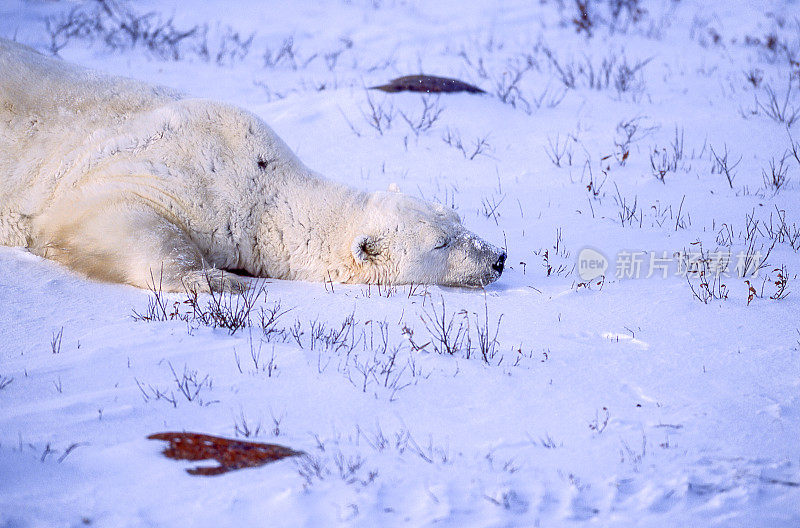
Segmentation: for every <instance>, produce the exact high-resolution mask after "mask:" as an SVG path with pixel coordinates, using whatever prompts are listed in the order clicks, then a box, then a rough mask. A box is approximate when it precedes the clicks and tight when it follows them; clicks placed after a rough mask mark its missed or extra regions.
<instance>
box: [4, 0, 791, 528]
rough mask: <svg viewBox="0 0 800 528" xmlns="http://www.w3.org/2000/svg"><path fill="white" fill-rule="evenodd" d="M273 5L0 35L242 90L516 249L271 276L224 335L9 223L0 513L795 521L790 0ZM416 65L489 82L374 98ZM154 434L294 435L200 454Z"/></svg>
mask: <svg viewBox="0 0 800 528" xmlns="http://www.w3.org/2000/svg"><path fill="white" fill-rule="evenodd" d="M268 4H269V3H267V2H261V1H255V0H253V1H249V2H244V1H243V2H227V1H215V2H202V3H200V2H198V3H196V4H194V3H193V4H192V5H191V7H188V6H187V4H186V3H185V2H179V1H177V0H172V1H167V2H163V1H159V2H156V1H151V0H144V1H139V2H131V3H130V4H129V5H128V7H127V8H126V9H130V10H131V11H132V12H133V13H134V15H136V16H140V15H144V14H146V13H149V12H153V13H155V14H153V15H151V17H150V18H147V19H140V21H142V20H144V22H146V23H149V24H150V25H151V26H152V27H156V26H161V27H162V28H163V27H164V25H165V24H166V23H167V22H168V21H169V20H170V19H171V27H172V28H173V31H175V32H176V33H177V32H181V31H187V30H189V29H191V28H194V27H196V26H197V29H196V30H195V32H194V33H192V34H191V35H189V36H187V37H185V38H183V39H182V40H180V41H178V42H177V43H176V44H169V43H168V42H165V41H158V40H157V39H155V40H153V39H151V40H150V42H152V46H149V45H148V40H147V39H146V38H141V39H139V40H137V41H136V43H133V44H132V43H131V39H130V37H127V36H126V35H125V33H124V31H123V30H121V29H119V28H120V20H121V19H120V18H119V14H120V13H122V12H124V9H125V8H124V9H123V10H122V11H114V13H116V15H115V16H117V18H114V17H111V16H109V15H108V14H106V15H103V16H102V17H101V18H100V19H99V20H100V24H99V25H98V24H96V23H94V24H93V23H89V22H88V21H91V20H95V21H96V20H98V19H97V18H96V17H94V14H95V12H96V11H97V10H98V4H97V3H96V2H94V1H92V2H87V3H80V2H70V1H66V0H62V1H44V0H39V1H34V0H30V1H23V0H7V1H5V2H3V3H2V4H1V5H0V36H2V37H6V38H16V39H17V40H19V41H20V42H23V43H26V44H29V45H32V46H34V47H36V48H38V49H40V50H42V51H43V52H46V53H50V52H51V51H52V50H53V49H57V50H58V53H59V55H61V56H62V57H63V58H65V59H66V60H70V61H73V62H77V63H80V64H83V65H86V66H90V67H94V68H98V69H102V70H105V71H109V72H112V73H116V74H120V75H127V76H132V77H136V78H140V79H144V80H147V81H150V82H153V83H160V84H166V85H169V86H173V87H176V88H179V89H181V90H184V91H186V92H189V93H191V94H194V95H197V96H203V97H210V98H214V99H220V100H225V101H229V102H232V103H235V104H238V105H240V106H243V107H245V108H248V109H249V110H251V111H254V112H256V113H257V114H259V115H260V116H261V117H263V118H264V120H265V121H267V122H268V123H269V124H270V125H272V126H273V128H274V129H275V130H276V131H277V132H278V133H279V134H280V135H281V136H282V137H283V138H284V139H285V140H286V141H287V143H288V144H289V145H290V146H291V147H292V148H293V149H294V150H295V151H296V152H297V153H298V155H299V156H300V158H301V159H303V160H304V161H305V162H306V164H308V165H309V166H311V167H312V168H315V169H317V170H319V171H320V172H322V173H324V174H326V175H328V176H329V177H331V178H333V179H336V180H340V181H344V182H348V183H350V184H351V185H354V186H357V187H359V188H362V189H371V190H374V189H381V188H386V186H387V185H389V184H390V183H392V182H396V183H398V184H399V186H400V187H401V189H402V190H404V191H405V192H408V193H411V194H415V195H419V196H423V197H425V198H427V199H431V200H438V201H440V202H442V203H445V204H447V205H450V206H452V207H455V208H456V209H457V210H458V212H459V213H460V215H461V216H462V218H463V219H464V221H465V224H466V225H467V227H469V228H470V229H472V230H474V231H475V232H477V233H479V234H480V235H482V236H483V237H485V238H486V239H487V240H489V241H492V242H494V243H495V244H497V245H502V246H504V247H506V248H507V250H508V253H509V260H508V268H507V272H506V273H505V274H504V275H503V277H502V278H501V279H500V280H499V281H498V282H497V283H495V284H493V285H491V286H489V287H487V288H486V290H485V291H472V290H455V289H443V288H438V287H428V288H421V287H417V288H413V289H412V288H407V287H402V288H395V289H389V290H388V291H387V290H385V289H381V290H378V289H376V288H375V287H371V288H369V287H366V286H342V285H333V286H330V285H323V284H312V283H302V282H282V281H268V282H267V283H266V285H265V288H266V294H265V296H262V297H260V298H259V300H258V305H257V306H256V307H255V308H254V310H253V311H252V312H251V318H252V326H251V327H250V328H246V329H243V330H239V331H238V332H236V333H234V334H233V335H230V334H229V332H228V331H227V330H225V329H221V328H216V329H215V328H210V327H207V326H204V325H202V324H199V323H197V322H196V321H194V322H192V321H189V322H186V321H181V320H178V319H174V320H171V321H161V322H146V321H141V320H135V318H134V317H133V315H134V312H137V313H140V314H141V313H145V312H146V311H147V307H148V302H149V301H150V300H151V298H152V295H151V294H150V293H148V292H147V291H142V290H137V289H135V288H131V287H126V286H119V285H109V284H100V283H94V282H91V281H88V280H86V279H84V278H82V277H80V276H77V275H75V274H73V273H71V272H69V271H66V270H65V269H63V268H62V267H60V266H58V265H56V264H54V263H52V262H49V261H44V260H42V259H39V258H37V257H34V256H32V255H30V254H28V253H26V252H25V251H24V250H22V249H19V248H0V306H2V309H0V387H2V388H0V526H2V527H17V526H80V525H93V526H114V527H117V526H177V525H182V526H230V525H233V524H234V523H236V524H237V525H239V526H264V525H266V526H311V527H318V526H335V525H346V526H428V525H433V524H436V525H438V526H453V527H461V526H526V527H527V526H572V525H583V524H588V523H594V525H600V526H653V527H660V526H765V527H766V526H770V527H777V526H798V525H800V441H799V439H800V323H799V322H798V320H797V316H796V314H797V313H798V311H799V310H800V301H799V299H800V295H798V293H797V284H798V277H797V273H798V269H800V258H798V249H800V199H799V198H800V159H796V158H795V155H797V154H795V155H793V154H792V147H794V149H795V152H800V96H798V94H800V65H799V64H798V62H797V61H798V60H800V21H799V20H798V18H797V16H798V7H797V5H796V3H794V2H764V3H762V4H761V5H758V6H754V5H752V4H753V3H751V2H745V1H734V2H721V1H720V2H706V1H688V0H682V1H679V2H678V1H671V2H652V3H645V2H641V3H637V2H635V1H627V2H621V1H620V2H599V1H598V2H589V4H590V6H591V10H590V12H589V16H588V17H587V18H586V19H581V17H580V16H579V14H578V11H577V9H576V8H575V6H574V4H573V3H572V2H569V1H564V2H557V1H542V2H529V1H520V2H503V3H502V5H492V3H487V2H472V3H469V4H467V5H462V3H461V2H425V1H416V0H408V1H400V0H398V1H391V0H386V1H381V0H372V1H362V0H352V1H337V0H328V1H323V2H319V1H297V2H291V3H290V4H291V5H290V6H286V5H283V4H284V3H278V2H276V3H275V4H276V5H275V6H269V5H268ZM614 5H618V6H621V11H620V12H619V13H618V14H617V16H616V17H615V16H614V12H613V9H612V8H613V6H614ZM637 7H641V8H643V9H645V10H646V12H638V11H637V10H636V8H637ZM73 10H74V11H73ZM70 13H71V18H70ZM70 20H71V25H65V24H68V22H69V21H70ZM48 21H49V25H48ZM145 25H146V24H145ZM48 28H49V29H48ZM58 28H62V29H63V31H59V29H58ZM65 28H66V29H65ZM70 32H71V35H70ZM162 34H163V32H162ZM251 35H252V36H253V38H252V41H250V42H249V44H248V43H247V39H248V38H249V37H250V36H251ZM420 72H424V73H430V74H440V75H446V76H452V77H457V78H459V79H462V80H464V81H467V82H471V83H474V84H476V85H478V86H480V87H482V88H483V89H485V90H486V91H487V92H488V94H486V95H483V96H476V95H466V94H456V95H443V96H440V97H436V96H430V97H428V98H425V99H423V98H422V97H421V96H420V95H419V94H392V95H388V94H383V93H381V92H376V91H367V90H365V87H369V86H374V85H376V84H381V83H384V82H386V81H388V80H390V79H391V78H393V77H396V76H399V75H406V74H414V73H420ZM0 74H2V73H0ZM787 92H788V94H787ZM771 94H772V95H774V100H775V104H776V106H774V107H773V106H771V105H770V96H771ZM426 106H427V107H428V108H429V110H428V113H424V109H425V108H426ZM437 112H440V113H438V114H437ZM793 115H794V116H795V118H796V121H797V122H795V123H792V126H790V127H787V125H788V124H789V122H790V121H792V116H793ZM404 116H405V117H404ZM434 117H435V118H434ZM459 145H460V147H459ZM726 173H727V174H726ZM781 175H783V178H784V180H783V181H782V180H781ZM660 180H663V181H660ZM587 247H590V248H593V249H594V250H596V251H599V252H600V253H601V254H602V255H604V256H605V258H607V259H608V265H609V268H608V269H607V270H606V272H605V275H604V276H603V277H600V278H596V279H594V280H591V281H587V280H585V279H584V278H582V277H581V276H580V274H579V269H578V268H577V267H576V264H577V262H578V254H579V252H580V251H581V250H582V249H584V248H587ZM701 248H702V251H703V259H706V262H707V265H706V266H704V265H703V263H702V262H699V261H702V260H703V259H699V258H698V257H699V255H700V251H701ZM746 254H753V255H755V259H754V261H753V262H755V264H756V267H759V266H761V267H760V269H759V270H758V271H757V273H756V274H755V276H753V275H752V274H748V275H747V276H745V277H740V276H737V273H736V271H735V269H734V268H736V266H737V265H739V266H740V267H741V266H742V265H744V264H747V263H745V262H744V261H743V259H742V255H746ZM767 254H768V256H766V255H767ZM681 255H682V256H681ZM725 255H729V256H730V266H729V268H728V273H725V274H723V275H720V276H719V277H717V278H716V279H715V277H714V275H713V270H714V268H715V266H716V263H717V262H718V261H719V260H720V259H723V260H725ZM759 255H760V256H759ZM765 256H766V259H764V257H765ZM687 261H688V262H689V263H690V265H691V267H693V269H695V270H699V269H703V268H704V267H706V268H709V269H708V270H707V273H706V274H705V275H704V277H706V278H707V283H708V287H704V286H703V283H704V281H703V280H701V278H700V276H699V273H692V274H690V275H689V276H688V277H687V276H686V275H685V274H683V275H681V273H680V269H679V264H680V263H681V262H683V263H684V264H685V263H686V262H687ZM708 261H711V262H708ZM637 262H639V263H640V265H641V269H640V270H639V271H640V273H638V274H637V270H636V269H635V264H636V263H637ZM651 264H652V265H654V266H655V268H654V269H653V270H652V271H653V273H650V271H651V269H650V266H651ZM661 265H664V266H666V274H667V275H668V276H667V277H666V278H664V277H663V276H662V274H663V273H664V272H663V271H662V267H660V266H661ZM751 271H752V270H751ZM647 275H652V276H651V277H649V278H647ZM784 281H785V282H786V285H785V286H786V287H785V291H784V292H783V293H781V284H780V283H781V282H784ZM776 282H777V283H779V284H776ZM749 285H752V287H753V289H752V290H750V289H749ZM786 292H789V294H788V296H785V295H786ZM781 297H782V298H781ZM184 298H185V297H184V296H181V295H172V296H168V303H169V305H170V307H171V306H172V303H173V302H176V301H178V302H180V301H182V300H184ZM206 300H207V299H205V298H204V299H201V302H205V301H206ZM704 301H705V302H704ZM234 302H235V300H234ZM277 303H279V305H280V309H279V310H277V311H276V313H279V314H280V313H283V312H284V311H286V310H288V311H286V313H283V315H280V317H279V318H278V320H277V322H275V323H274V324H272V325H271V326H269V327H268V330H270V331H269V332H265V331H264V329H263V327H262V325H261V322H260V314H261V313H269V312H270V310H275V309H276V307H277ZM262 309H263V310H264V312H262V311H261V310H262ZM443 310H446V312H445V314H446V315H445V320H446V321H450V320H451V318H452V321H453V323H454V328H455V329H456V330H457V329H458V328H463V329H464V331H466V332H468V335H469V338H470V340H471V342H469V343H468V342H467V340H466V339H464V338H463V334H462V338H461V340H460V342H459V343H456V350H455V353H454V354H453V355H452V356H451V355H446V354H439V353H437V351H436V349H437V348H441V346H442V344H441V343H440V342H438V340H437V339H436V335H435V334H436V332H435V328H434V327H435V324H434V323H432V322H431V318H432V317H433V318H435V317H437V316H441V315H442V313H443ZM426 322H427V327H428V328H427V329H426ZM430 330H433V332H431V331H430ZM454 332H455V330H454ZM481 333H483V334H484V335H485V336H488V339H487V340H486V343H487V344H486V346H485V351H486V352H487V354H488V357H486V358H485V359H484V358H483V357H482V354H481V351H480V346H479V337H480V334H481ZM495 333H496V337H495ZM453 337H454V336H452V335H451V336H450V339H449V341H450V342H451V344H452V342H453V341H454V339H453ZM413 345H416V346H417V347H418V348H420V349H419V350H416V349H414V346H413ZM173 371H174V374H173ZM181 383H183V384H184V387H188V388H190V390H191V392H190V393H189V396H190V397H191V400H190V398H188V397H186V396H184V395H183V394H182V393H181V390H180V387H179V384H181ZM195 391H197V392H196V395H195ZM170 430H178V431H180V430H186V431H198V432H204V433H210V434H216V435H222V436H228V437H234V436H236V435H239V436H240V437H241V436H242V435H243V434H249V435H250V436H249V438H250V439H255V440H259V441H267V442H276V443H281V444H284V445H287V446H290V447H292V448H294V449H299V450H303V451H305V452H306V453H307V456H306V457H303V458H299V459H296V460H291V459H290V460H284V461H281V462H278V463H275V464H272V465H268V466H264V467H261V468H257V469H249V470H242V471H238V472H233V473H229V474H226V475H224V476H219V477H210V478H204V477H193V476H190V475H188V474H187V473H185V472H184V471H183V469H184V468H187V467H190V466H189V464H188V463H179V462H175V461H171V460H168V459H166V458H164V457H163V456H161V454H160V450H161V449H162V447H163V446H162V445H161V443H160V442H154V441H150V440H146V439H145V437H146V436H147V435H148V434H151V433H155V432H159V431H170Z"/></svg>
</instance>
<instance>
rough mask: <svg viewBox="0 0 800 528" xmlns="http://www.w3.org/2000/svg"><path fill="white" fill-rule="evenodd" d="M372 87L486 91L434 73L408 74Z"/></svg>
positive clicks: (399, 89) (423, 90) (393, 90)
mask: <svg viewBox="0 0 800 528" xmlns="http://www.w3.org/2000/svg"><path fill="white" fill-rule="evenodd" d="M371 89H374V90H383V91H384V92H389V93H395V92H425V93H452V92H469V93H486V92H484V91H483V90H481V89H480V88H478V87H477V86H473V85H471V84H467V83H465V82H462V81H459V80H457V79H449V78H447V77H436V76H434V75H406V76H405V77H398V78H397V79H392V80H391V81H390V82H389V83H388V84H384V85H382V86H372V87H371Z"/></svg>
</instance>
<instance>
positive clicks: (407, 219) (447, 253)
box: [349, 190, 506, 287]
mask: <svg viewBox="0 0 800 528" xmlns="http://www.w3.org/2000/svg"><path fill="white" fill-rule="evenodd" d="M351 253H352V256H353V259H354V261H355V265H356V273H355V274H354V276H353V277H352V279H351V280H350V281H349V282H372V283H376V282H379V283H391V284H410V283H426V284H441V285H445V286H468V287H483V286H486V285H487V284H489V283H492V282H494V281H496V280H497V279H498V278H499V277H500V275H501V274H502V273H503V267H504V265H505V260H506V253H505V251H503V250H502V249H500V248H497V247H495V246H493V245H491V244H489V243H487V242H485V241H484V240H482V239H481V238H479V237H478V236H477V235H475V234H474V233H471V232H470V231H468V230H467V229H465V228H464V226H463V225H462V224H461V219H460V218H459V217H458V215H457V214H456V212H455V211H453V210H452V209H451V208H447V207H443V206H442V205H440V204H436V203H430V202H426V201H423V200H419V199H417V198H413V197H411V196H407V195H404V194H400V193H399V192H395V191H394V190H391V191H389V192H375V193H371V194H369V195H368V197H367V201H366V204H365V207H364V215H363V218H362V220H361V222H360V225H359V226H358V229H357V231H356V235H355V236H354V238H353V241H352V246H351Z"/></svg>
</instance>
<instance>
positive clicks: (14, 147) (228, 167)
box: [0, 40, 504, 290]
mask: <svg viewBox="0 0 800 528" xmlns="http://www.w3.org/2000/svg"><path fill="white" fill-rule="evenodd" d="M0 243H2V244H4V245H16V246H24V247H28V248H29V249H30V250H31V251H32V252H34V253H36V254H39V255H42V256H44V257H47V258H51V259H54V260H57V261H59V262H62V263H64V264H66V265H67V266H69V267H71V268H73V269H76V270H79V271H81V272H83V273H86V274H87V275H89V276H91V277H95V278H98V279H101V280H109V281H115V282H124V283H128V284H133V285H135V286H139V287H147V286H148V285H149V284H152V282H153V279H154V278H155V281H156V283H158V282H161V285H162V287H163V288H164V289H165V290H181V289H183V288H184V287H186V285H187V283H193V284H195V285H197V286H199V287H200V289H206V288H208V286H210V287H211V288H213V289H239V288H240V287H242V282H241V281H240V280H239V279H238V278H237V277H236V276H235V275H232V274H230V273H223V272H222V271H221V270H244V271H246V272H247V273H249V274H251V275H255V276H260V277H273V278H280V279H301V280H314V281H320V280H334V281H340V282H373V283H374V282H381V283H384V284H388V283H412V282H413V283H440V284H449V285H465V286H483V285H485V284H488V283H489V282H492V281H493V280H496V279H497V277H498V276H499V275H500V273H499V271H497V270H496V269H492V265H493V264H496V263H497V261H498V258H500V255H501V251H500V250H499V249H497V248H495V247H493V246H490V245H489V244H487V243H485V242H483V241H482V240H480V239H479V238H477V237H476V236H475V235H473V234H471V233H469V232H468V231H466V230H465V229H464V228H463V227H462V226H461V223H460V220H459V219H458V217H457V215H455V213H453V211H451V210H449V209H445V208H443V207H441V206H438V205H435V204H431V203H428V202H424V201H422V200H418V199H415V198H411V197H408V196H405V195H403V194H400V193H399V192H397V188H396V186H393V187H392V190H391V191H390V192H376V193H363V192H360V191H357V190H355V189H352V188H349V187H346V186H344V185H340V184H337V183H335V182H332V181H330V180H327V179H325V178H323V177H321V176H319V175H317V174H315V173H313V172H312V171H310V170H309V169H307V168H306V167H305V166H304V165H303V164H302V163H301V162H300V161H299V160H298V159H297V158H296V157H295V156H294V154H293V153H292V152H291V151H290V150H289V148H288V147H287V146H286V145H285V144H284V143H283V141H281V139H280V138H278V137H277V136H276V135H275V133H274V132H273V131H272V130H271V129H270V128H269V127H268V126H267V125H266V124H264V123H263V122H262V121H261V120H260V119H258V118H257V117H255V116H254V115H252V114H250V113H248V112H246V111H244V110H242V109H240V108H236V107H233V106H230V105H225V104H221V103H216V102H212V101H206V100H198V99H190V98H183V97H182V96H181V95H180V94H178V93H176V92H173V91H171V90H168V89H165V88H158V87H152V86H149V85H146V84H143V83H139V82H136V81H132V80H128V79H122V78H116V77H111V76H107V75H104V74H101V73H97V72H94V71H90V70H86V69H83V68H80V67H77V66H74V65H70V64H67V63H64V62H62V61H60V60H57V59H52V58H48V57H45V56H43V55H40V54H39V53H37V52H36V51H34V50H32V49H30V48H27V47H24V46H21V45H18V44H16V43H14V42H10V41H6V40H0ZM503 258H504V256H503ZM495 267H497V266H495ZM206 277H208V279H207V278H206ZM207 280H208V281H209V282H208V283H206V281H207Z"/></svg>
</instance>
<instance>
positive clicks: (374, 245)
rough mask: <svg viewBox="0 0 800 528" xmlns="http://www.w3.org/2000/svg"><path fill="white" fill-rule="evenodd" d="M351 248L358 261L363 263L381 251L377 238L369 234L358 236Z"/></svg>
mask: <svg viewBox="0 0 800 528" xmlns="http://www.w3.org/2000/svg"><path fill="white" fill-rule="evenodd" d="M350 250H351V251H352V253H353V258H354V259H356V262H360V263H362V264H364V263H367V262H369V261H370V260H372V259H373V258H374V257H375V256H377V255H378V254H379V253H380V248H379V247H378V241H377V239H375V238H373V237H371V236H368V235H359V236H357V237H356V239H355V240H353V245H352V247H351V248H350Z"/></svg>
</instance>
